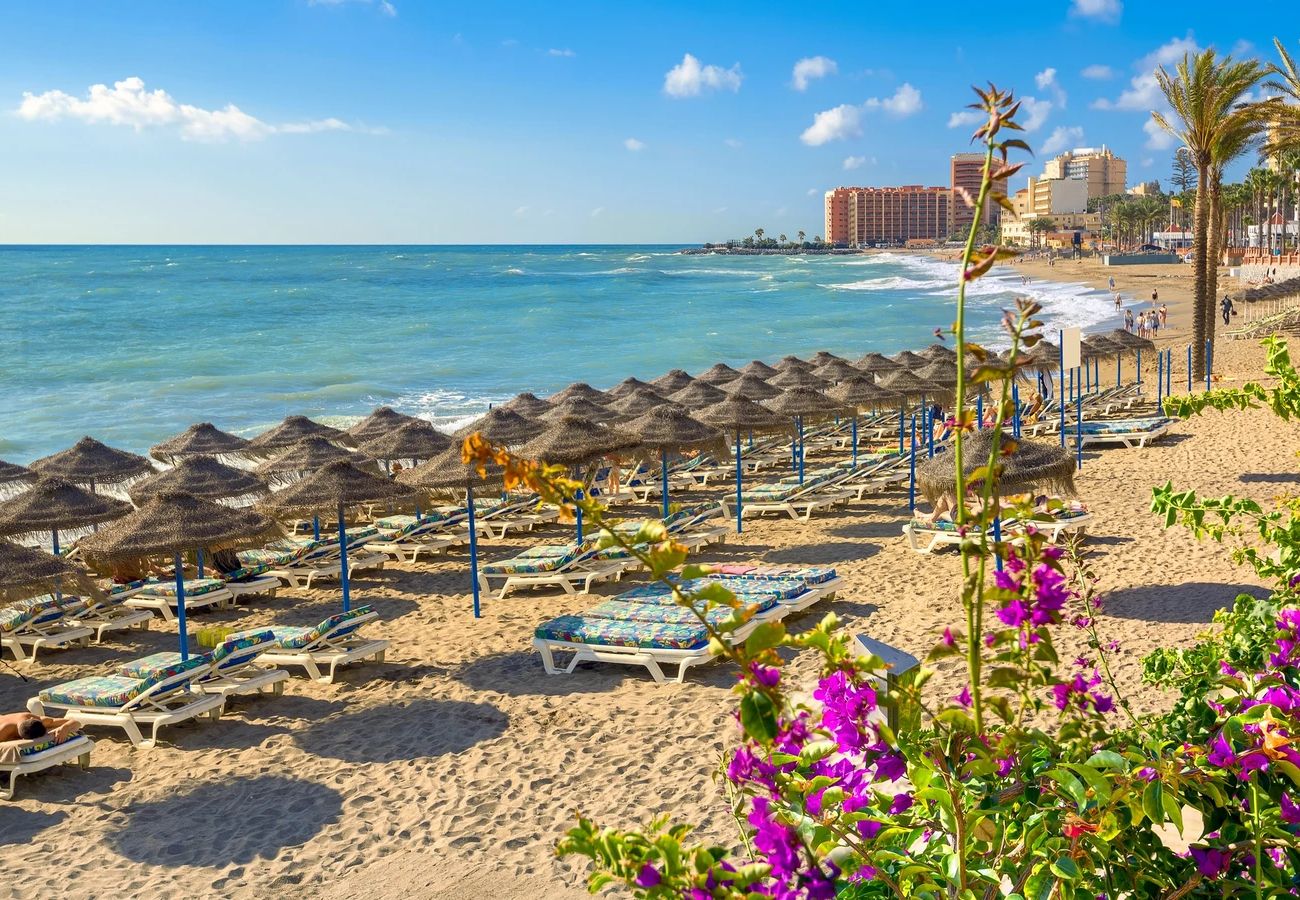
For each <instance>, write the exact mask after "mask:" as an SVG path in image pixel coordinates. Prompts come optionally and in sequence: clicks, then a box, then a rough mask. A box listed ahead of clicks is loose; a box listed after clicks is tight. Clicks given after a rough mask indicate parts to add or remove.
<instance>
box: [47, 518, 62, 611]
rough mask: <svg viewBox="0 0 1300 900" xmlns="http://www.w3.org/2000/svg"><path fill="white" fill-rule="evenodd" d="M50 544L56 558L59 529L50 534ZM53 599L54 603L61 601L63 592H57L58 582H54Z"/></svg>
mask: <svg viewBox="0 0 1300 900" xmlns="http://www.w3.org/2000/svg"><path fill="white" fill-rule="evenodd" d="M50 544H51V545H52V547H53V549H54V555H55V556H58V555H59V529H57V528H56V529H54V530H53V531H51V532H50ZM54 599H55V600H56V601H59V600H62V599H63V592H62V591H61V590H59V586H58V582H55V585H54Z"/></svg>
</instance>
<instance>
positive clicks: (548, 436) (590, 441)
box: [518, 416, 637, 466]
mask: <svg viewBox="0 0 1300 900" xmlns="http://www.w3.org/2000/svg"><path fill="white" fill-rule="evenodd" d="M636 445H637V439H636V438H635V437H634V436H632V435H630V434H628V433H627V432H625V431H623V430H621V429H618V428H610V427H607V426H605V425H601V424H599V423H597V422H594V421H592V420H591V419H584V418H582V417H581V416H564V417H562V418H560V419H558V420H555V421H549V422H548V423H547V427H546V430H545V431H543V432H542V433H541V434H539V435H538V436H537V437H535V438H533V439H532V440H531V441H529V442H528V443H526V444H524V445H523V446H522V447H520V448H519V451H518V455H519V456H522V457H524V458H525V459H539V460H542V461H544V462H548V463H553V464H555V465H561V466H576V465H581V464H582V463H587V462H591V461H592V460H593V459H599V458H600V457H602V456H609V455H610V454H612V453H619V452H621V451H623V450H630V449H632V448H633V447H635V446H636Z"/></svg>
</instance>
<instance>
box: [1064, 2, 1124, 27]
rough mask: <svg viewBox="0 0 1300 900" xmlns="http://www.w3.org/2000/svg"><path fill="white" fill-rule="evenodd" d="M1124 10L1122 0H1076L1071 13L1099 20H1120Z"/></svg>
mask: <svg viewBox="0 0 1300 900" xmlns="http://www.w3.org/2000/svg"><path fill="white" fill-rule="evenodd" d="M1123 12H1124V4H1123V3H1121V2H1120V0H1074V3H1072V4H1071V5H1070V15H1072V16H1078V17H1079V18H1081V19H1096V20H1097V21H1098V22H1118V21H1119V17H1120V15H1121V14H1122V13H1123Z"/></svg>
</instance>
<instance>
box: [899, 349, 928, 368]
mask: <svg viewBox="0 0 1300 900" xmlns="http://www.w3.org/2000/svg"><path fill="white" fill-rule="evenodd" d="M893 360H894V362H896V363H898V364H899V365H900V366H902V367H903V368H905V369H919V368H921V367H922V366H924V365H926V364H928V363H929V362H930V360H928V359H926V358H925V357H924V356H921V355H920V354H919V353H913V352H912V351H911V350H901V351H899V352H898V353H895V354H894V356H893Z"/></svg>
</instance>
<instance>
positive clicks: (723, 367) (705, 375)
mask: <svg viewBox="0 0 1300 900" xmlns="http://www.w3.org/2000/svg"><path fill="white" fill-rule="evenodd" d="M739 377H740V372H738V371H737V370H736V369H733V368H732V367H731V366H729V365H727V364H726V363H715V364H714V365H713V366H712V367H711V368H708V369H706V370H704V371H703V372H701V373H700V374H698V375H696V376H695V380H696V381H704V382H707V383H709V384H712V385H714V386H716V387H721V386H722V385H724V384H727V383H728V382H731V381H735V380H736V379H737V378H739Z"/></svg>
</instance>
